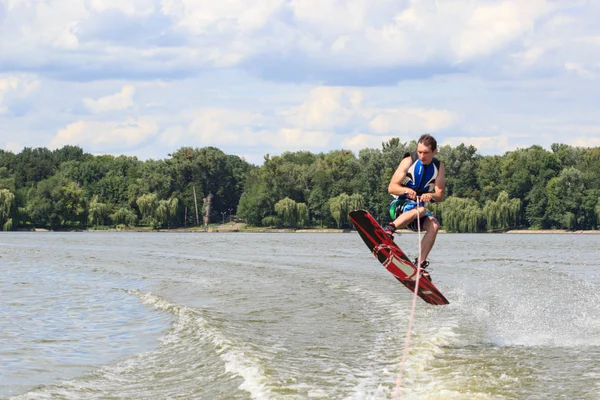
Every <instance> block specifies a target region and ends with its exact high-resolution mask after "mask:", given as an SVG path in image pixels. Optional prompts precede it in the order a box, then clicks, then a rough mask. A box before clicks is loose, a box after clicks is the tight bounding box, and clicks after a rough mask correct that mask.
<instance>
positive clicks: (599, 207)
mask: <svg viewBox="0 0 600 400" xmlns="http://www.w3.org/2000/svg"><path fill="white" fill-rule="evenodd" d="M595 211H596V221H600V199H598V203H597V204H596V208H595Z"/></svg>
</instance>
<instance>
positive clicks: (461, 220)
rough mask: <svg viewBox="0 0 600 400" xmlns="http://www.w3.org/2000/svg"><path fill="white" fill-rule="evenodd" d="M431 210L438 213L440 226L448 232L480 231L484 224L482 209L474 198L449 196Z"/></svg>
mask: <svg viewBox="0 0 600 400" xmlns="http://www.w3.org/2000/svg"><path fill="white" fill-rule="evenodd" d="M432 210H433V211H434V213H438V214H440V216H441V220H442V226H443V228H444V229H445V230H447V231H448V232H458V233H475V232H481V231H482V230H483V227H484V224H485V217H484V215H483V211H482V210H481V208H480V207H479V204H478V203H477V201H476V200H475V199H463V198H460V197H452V196H451V197H448V198H447V199H446V200H445V201H444V202H443V203H440V204H437V205H435V207H433V208H432Z"/></svg>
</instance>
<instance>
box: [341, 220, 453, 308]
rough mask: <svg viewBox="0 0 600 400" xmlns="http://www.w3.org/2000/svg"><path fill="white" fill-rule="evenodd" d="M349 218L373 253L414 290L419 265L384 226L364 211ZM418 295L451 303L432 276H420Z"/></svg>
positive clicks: (434, 302) (427, 299)
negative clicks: (399, 245) (430, 277)
mask: <svg viewBox="0 0 600 400" xmlns="http://www.w3.org/2000/svg"><path fill="white" fill-rule="evenodd" d="M350 220H351V221H352V223H354V226H355V227H356V229H357V231H358V233H359V235H360V237H362V239H363V241H364V242H365V244H366V245H367V247H368V248H369V250H371V252H372V253H373V255H374V256H375V257H376V258H377V259H378V260H379V262H380V263H381V264H383V266H384V267H385V268H386V269H387V270H388V271H390V272H391V273H392V275H394V277H395V278H396V279H398V280H399V281H400V283H402V284H403V285H404V286H406V287H407V288H408V289H409V290H410V291H411V292H413V293H414V291H415V284H416V282H417V273H418V268H417V267H416V265H415V264H413V262H412V261H410V260H409V258H408V257H407V256H406V254H404V252H403V251H402V250H401V249H400V247H398V245H397V244H396V243H395V242H394V241H393V240H392V239H391V238H390V237H389V236H388V235H387V234H386V233H385V231H384V230H383V228H382V227H381V225H379V223H378V222H377V221H376V220H375V218H373V216H372V215H371V214H369V213H368V212H367V211H365V210H356V211H351V212H350ZM417 294H418V295H419V297H420V298H422V299H423V300H424V301H426V302H427V303H429V304H435V305H445V304H450V303H449V301H448V300H446V298H445V297H444V295H443V294H442V293H441V292H440V291H439V290H438V288H436V287H435V285H434V284H433V283H431V281H430V280H429V279H426V278H424V277H422V276H421V277H420V278H419V288H418V291H417Z"/></svg>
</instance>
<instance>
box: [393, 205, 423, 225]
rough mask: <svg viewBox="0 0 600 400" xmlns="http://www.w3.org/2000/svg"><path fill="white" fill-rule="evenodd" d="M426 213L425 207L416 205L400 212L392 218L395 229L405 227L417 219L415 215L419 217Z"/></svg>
mask: <svg viewBox="0 0 600 400" xmlns="http://www.w3.org/2000/svg"><path fill="white" fill-rule="evenodd" d="M426 213H427V209H426V208H425V207H416V208H413V209H412V210H408V211H405V212H403V213H402V214H400V216H399V217H398V218H396V219H395V220H394V222H393V224H394V226H395V227H396V229H402V228H406V227H407V226H408V225H409V224H410V223H411V222H413V221H414V220H415V219H417V215H418V216H419V218H421V217H423V216H425V214H426Z"/></svg>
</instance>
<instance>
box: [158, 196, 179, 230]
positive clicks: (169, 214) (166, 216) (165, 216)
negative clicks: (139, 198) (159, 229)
mask: <svg viewBox="0 0 600 400" xmlns="http://www.w3.org/2000/svg"><path fill="white" fill-rule="evenodd" d="M178 205H179V200H178V199H177V197H171V198H169V199H166V200H164V199H163V200H159V201H158V204H157V206H156V212H155V214H156V218H157V222H158V223H159V224H160V225H162V226H167V227H169V226H170V223H171V222H172V221H173V219H174V218H175V217H176V216H177V207H178Z"/></svg>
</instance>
